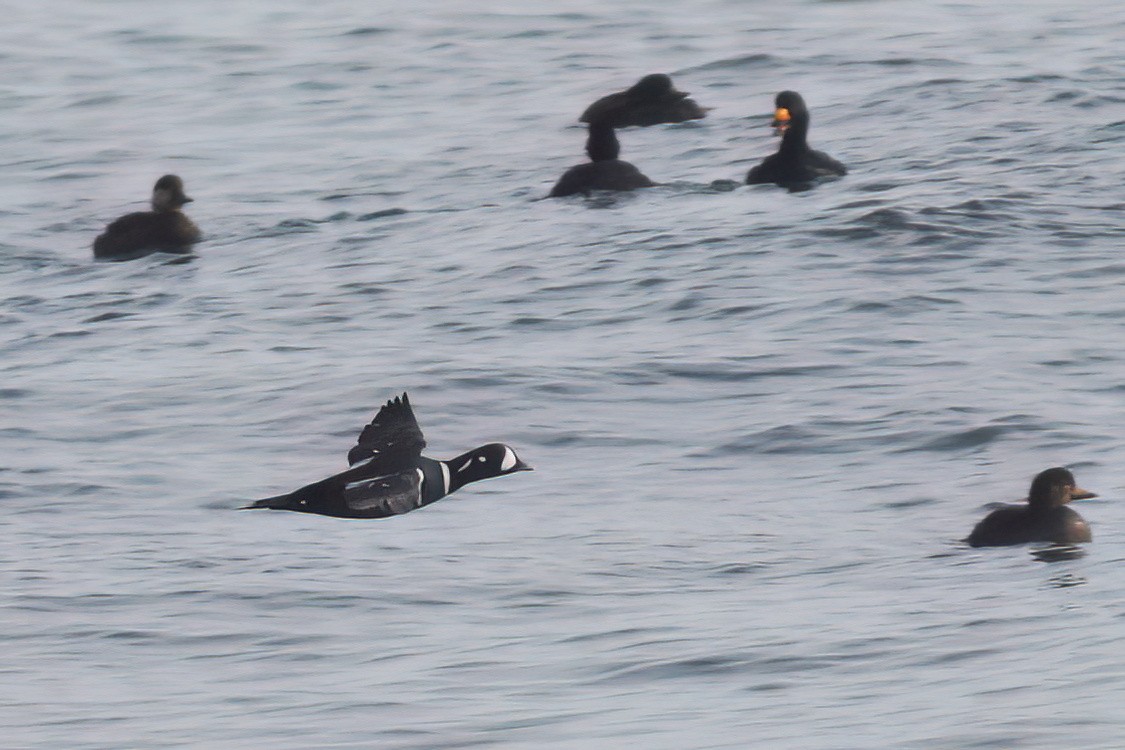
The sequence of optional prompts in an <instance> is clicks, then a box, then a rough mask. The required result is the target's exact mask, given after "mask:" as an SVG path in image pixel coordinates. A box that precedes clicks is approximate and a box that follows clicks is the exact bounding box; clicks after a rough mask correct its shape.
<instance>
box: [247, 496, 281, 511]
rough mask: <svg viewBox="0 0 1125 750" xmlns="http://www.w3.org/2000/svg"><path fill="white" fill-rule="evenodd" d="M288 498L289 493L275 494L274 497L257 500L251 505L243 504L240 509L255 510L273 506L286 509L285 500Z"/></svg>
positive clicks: (273, 507) (275, 508)
mask: <svg viewBox="0 0 1125 750" xmlns="http://www.w3.org/2000/svg"><path fill="white" fill-rule="evenodd" d="M288 499H289V495H275V496H274V497H267V498H263V499H261V500H255V501H254V502H252V503H250V504H249V505H243V506H241V507H240V508H239V510H254V509H255V508H272V509H274V510H277V509H284V508H285V507H286V505H285V501H286V500H288Z"/></svg>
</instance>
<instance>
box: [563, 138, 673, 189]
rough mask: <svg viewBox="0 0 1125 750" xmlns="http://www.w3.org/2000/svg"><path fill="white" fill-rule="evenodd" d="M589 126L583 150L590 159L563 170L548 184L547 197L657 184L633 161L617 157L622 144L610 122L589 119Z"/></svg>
mask: <svg viewBox="0 0 1125 750" xmlns="http://www.w3.org/2000/svg"><path fill="white" fill-rule="evenodd" d="M588 128H589V132H590V134H589V137H588V138H587V139H586V153H587V154H588V155H589V156H590V161H589V163H587V164H579V165H577V166H574V167H571V168H570V169H568V170H566V172H564V173H563V176H562V177H560V178H559V181H558V182H557V183H555V186H554V187H553V188H551V192H550V194H549V195H548V196H547V197H548V198H561V197H563V196H566V195H574V194H575V193H584V194H589V192H590V191H591V190H635V189H636V188H645V187H652V186H653V185H655V184H656V183H655V182H653V181H652V180H650V179H649V178H647V177H645V176H644V175H643V174H641V171H640V170H639V169H637V168H636V167H634V166H633V165H632V164H630V163H629V162H627V161H621V160H620V159H618V158H617V156H618V154H619V153H620V152H621V144H619V143H618V142H617V134H616V133H614V132H613V127H612V126H610V125H606V124H605V123H601V122H592V123H590V125H589V126H588Z"/></svg>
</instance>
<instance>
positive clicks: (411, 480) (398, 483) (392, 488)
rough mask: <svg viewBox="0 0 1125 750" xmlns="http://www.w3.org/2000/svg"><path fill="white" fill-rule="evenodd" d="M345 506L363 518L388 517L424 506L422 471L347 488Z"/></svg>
mask: <svg viewBox="0 0 1125 750" xmlns="http://www.w3.org/2000/svg"><path fill="white" fill-rule="evenodd" d="M344 504H345V505H346V506H347V507H348V510H349V511H351V515H353V516H355V517H360V518H386V517H387V516H397V515H401V514H403V513H408V512H409V511H412V510H414V509H416V508H419V507H421V506H422V471H421V470H420V469H418V470H412V471H403V472H399V473H397V474H386V475H384V476H380V477H372V478H370V479H359V480H356V481H354V482H349V483H348V484H346V485H344Z"/></svg>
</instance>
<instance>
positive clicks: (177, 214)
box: [94, 174, 200, 260]
mask: <svg viewBox="0 0 1125 750" xmlns="http://www.w3.org/2000/svg"><path fill="white" fill-rule="evenodd" d="M185 203H191V198H189V197H187V196H186V195H185V194H184V182H183V180H181V179H180V178H179V177H177V176H176V175H174V174H166V175H164V176H163V177H161V178H160V179H159V180H157V181H156V185H155V186H153V188H152V210H151V211H138V212H136V213H131V214H126V215H125V216H122V217H121V218H120V219H118V220H116V221H114V222H113V223H112V224H110V225H109V226H107V227H106V228H105V231H104V232H102V233H101V234H100V235H98V238H97V239H96V240H94V257H95V258H105V259H110V260H130V259H132V258H140V257H142V256H145V255H148V254H150V253H154V252H161V251H163V252H171V253H184V252H187V251H188V250H189V249H190V248H191V246H192V245H193V244H195V243H196V242H199V238H200V234H199V227H197V226H196V225H195V224H193V223H192V221H191V219H189V218H188V217H187V216H185V215H184V214H183V212H181V211H180V208H181V207H182V206H183V205H184V204H185Z"/></svg>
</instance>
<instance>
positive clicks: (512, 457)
mask: <svg viewBox="0 0 1125 750" xmlns="http://www.w3.org/2000/svg"><path fill="white" fill-rule="evenodd" d="M515 465H516V454H515V453H513V452H512V449H511V448H505V449H504V460H503V461H501V462H500V471H507V470H508V469H510V468H512V467H513V466H515Z"/></svg>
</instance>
